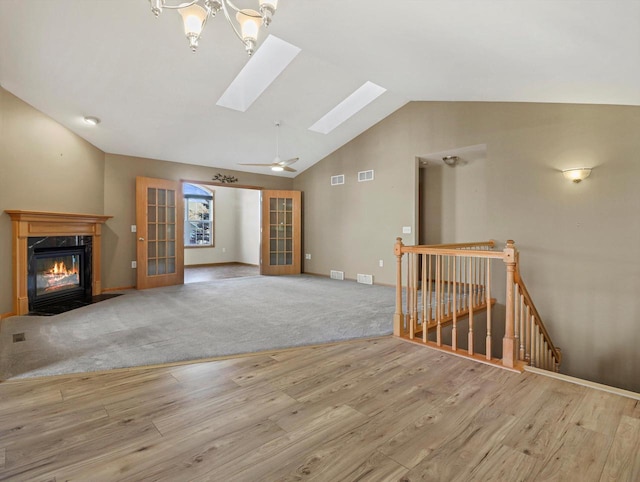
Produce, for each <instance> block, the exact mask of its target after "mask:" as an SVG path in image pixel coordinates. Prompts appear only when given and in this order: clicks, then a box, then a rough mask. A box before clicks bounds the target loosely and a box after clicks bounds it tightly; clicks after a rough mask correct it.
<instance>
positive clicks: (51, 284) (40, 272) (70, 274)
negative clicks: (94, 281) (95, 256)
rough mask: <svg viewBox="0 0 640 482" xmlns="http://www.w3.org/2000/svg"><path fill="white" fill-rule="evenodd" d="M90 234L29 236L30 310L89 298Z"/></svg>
mask: <svg viewBox="0 0 640 482" xmlns="http://www.w3.org/2000/svg"><path fill="white" fill-rule="evenodd" d="M91 241H92V240H91V236H50V237H30V238H29V239H28V241H27V249H28V274H27V295H28V298H29V310H30V311H37V310H39V309H42V308H43V307H46V306H49V305H54V304H57V303H60V302H67V301H69V300H87V299H90V298H91V296H92V290H91V282H90V280H91V244H92V243H91Z"/></svg>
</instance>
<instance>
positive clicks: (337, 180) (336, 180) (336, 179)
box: [331, 174, 344, 186]
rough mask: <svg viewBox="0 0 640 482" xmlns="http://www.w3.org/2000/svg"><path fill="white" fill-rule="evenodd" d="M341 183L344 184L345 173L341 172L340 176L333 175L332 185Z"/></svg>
mask: <svg viewBox="0 0 640 482" xmlns="http://www.w3.org/2000/svg"><path fill="white" fill-rule="evenodd" d="M340 184H344V174H340V175H338V176H331V185H332V186H338V185H340Z"/></svg>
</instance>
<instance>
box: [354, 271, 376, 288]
mask: <svg viewBox="0 0 640 482" xmlns="http://www.w3.org/2000/svg"><path fill="white" fill-rule="evenodd" d="M356 281H357V282H358V283H362V284H365V285H372V284H373V275H370V274H360V273H358V277H357V278H356Z"/></svg>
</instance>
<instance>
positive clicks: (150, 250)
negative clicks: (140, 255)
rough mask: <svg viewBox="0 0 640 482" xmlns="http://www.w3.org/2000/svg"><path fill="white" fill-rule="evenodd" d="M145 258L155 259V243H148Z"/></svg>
mask: <svg viewBox="0 0 640 482" xmlns="http://www.w3.org/2000/svg"><path fill="white" fill-rule="evenodd" d="M147 256H148V257H149V259H152V258H155V257H156V243H155V241H149V243H148V245H147Z"/></svg>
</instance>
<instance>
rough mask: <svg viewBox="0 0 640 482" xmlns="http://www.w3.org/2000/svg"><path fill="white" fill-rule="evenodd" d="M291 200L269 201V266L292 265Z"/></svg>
mask: <svg viewBox="0 0 640 482" xmlns="http://www.w3.org/2000/svg"><path fill="white" fill-rule="evenodd" d="M292 210H293V199H292V198H270V199H269V261H270V264H271V266H283V265H292V264H293V253H292V251H293V240H291V239H287V238H291V237H292V234H293V213H292Z"/></svg>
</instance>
